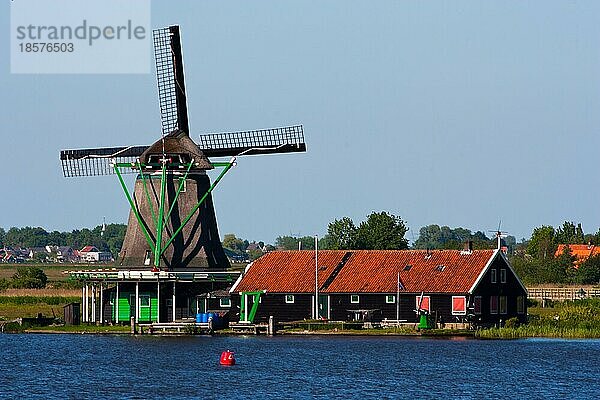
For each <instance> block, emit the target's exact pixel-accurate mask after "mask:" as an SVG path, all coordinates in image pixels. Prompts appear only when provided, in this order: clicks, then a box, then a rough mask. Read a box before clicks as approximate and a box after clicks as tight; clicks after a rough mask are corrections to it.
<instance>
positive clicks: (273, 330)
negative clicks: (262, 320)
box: [267, 315, 275, 336]
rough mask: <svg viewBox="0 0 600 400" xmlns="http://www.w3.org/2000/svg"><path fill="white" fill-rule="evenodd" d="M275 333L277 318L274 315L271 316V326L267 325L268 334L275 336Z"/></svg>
mask: <svg viewBox="0 0 600 400" xmlns="http://www.w3.org/2000/svg"><path fill="white" fill-rule="evenodd" d="M274 334H275V320H274V319H273V316H272V315H270V316H269V326H268V327H267V335H269V336H273V335H274Z"/></svg>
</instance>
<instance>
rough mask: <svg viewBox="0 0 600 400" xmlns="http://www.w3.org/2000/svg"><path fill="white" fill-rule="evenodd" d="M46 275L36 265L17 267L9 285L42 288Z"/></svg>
mask: <svg viewBox="0 0 600 400" xmlns="http://www.w3.org/2000/svg"><path fill="white" fill-rule="evenodd" d="M47 282H48V277H47V276H46V274H45V273H44V271H43V270H42V269H40V268H36V267H19V268H17V272H15V274H14V275H13V277H12V282H11V286H13V287H15V288H22V289H43V288H45V287H46V283H47Z"/></svg>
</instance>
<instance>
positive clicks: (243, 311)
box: [240, 290, 265, 322]
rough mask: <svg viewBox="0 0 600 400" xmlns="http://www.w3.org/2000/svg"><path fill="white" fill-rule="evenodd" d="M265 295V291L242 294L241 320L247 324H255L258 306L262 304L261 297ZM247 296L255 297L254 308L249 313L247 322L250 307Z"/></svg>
mask: <svg viewBox="0 0 600 400" xmlns="http://www.w3.org/2000/svg"><path fill="white" fill-rule="evenodd" d="M263 293H265V291H264V290H261V291H259V292H242V293H241V294H242V295H241V296H240V297H241V303H240V320H242V318H244V319H243V321H245V322H254V317H255V316H256V311H257V310H258V304H259V303H260V295H261V294H263ZM246 296H253V297H254V301H253V303H252V308H251V309H250V312H249V313H248V319H247V320H246V319H245V318H246V307H247V306H248V305H247V304H246Z"/></svg>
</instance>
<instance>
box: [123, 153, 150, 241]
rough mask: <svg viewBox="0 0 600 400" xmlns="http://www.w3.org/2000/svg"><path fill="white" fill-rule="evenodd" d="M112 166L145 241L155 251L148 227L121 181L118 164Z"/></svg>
mask: <svg viewBox="0 0 600 400" xmlns="http://www.w3.org/2000/svg"><path fill="white" fill-rule="evenodd" d="M114 168H115V173H116V174H117V176H118V177H119V182H120V183H121V187H122V188H123V192H125V197H127V201H129V206H130V207H131V211H133V214H134V215H135V218H136V219H137V222H138V224H139V226H140V228H141V230H142V233H143V234H144V236H145V237H146V241H147V242H148V245H149V246H150V249H152V251H155V247H154V243H153V242H152V239H151V238H150V234H149V233H148V229H146V225H145V224H144V221H143V220H142V217H140V213H139V212H138V210H137V208H136V207H135V203H134V202H133V199H132V198H131V195H130V194H129V190H127V186H126V185H125V182H124V181H123V176H122V175H121V172H120V171H119V166H118V165H117V164H115V165H114Z"/></svg>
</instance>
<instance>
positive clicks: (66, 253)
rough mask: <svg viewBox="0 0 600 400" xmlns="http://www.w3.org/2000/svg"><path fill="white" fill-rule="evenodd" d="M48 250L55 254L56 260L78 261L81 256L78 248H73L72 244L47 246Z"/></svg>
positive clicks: (63, 261)
mask: <svg viewBox="0 0 600 400" xmlns="http://www.w3.org/2000/svg"><path fill="white" fill-rule="evenodd" d="M46 251H47V252H48V253H49V254H53V255H55V256H54V257H53V258H54V259H55V261H56V262H59V263H66V262H77V261H79V256H78V254H77V252H76V250H73V248H72V247H71V246H52V245H48V246H46Z"/></svg>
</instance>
